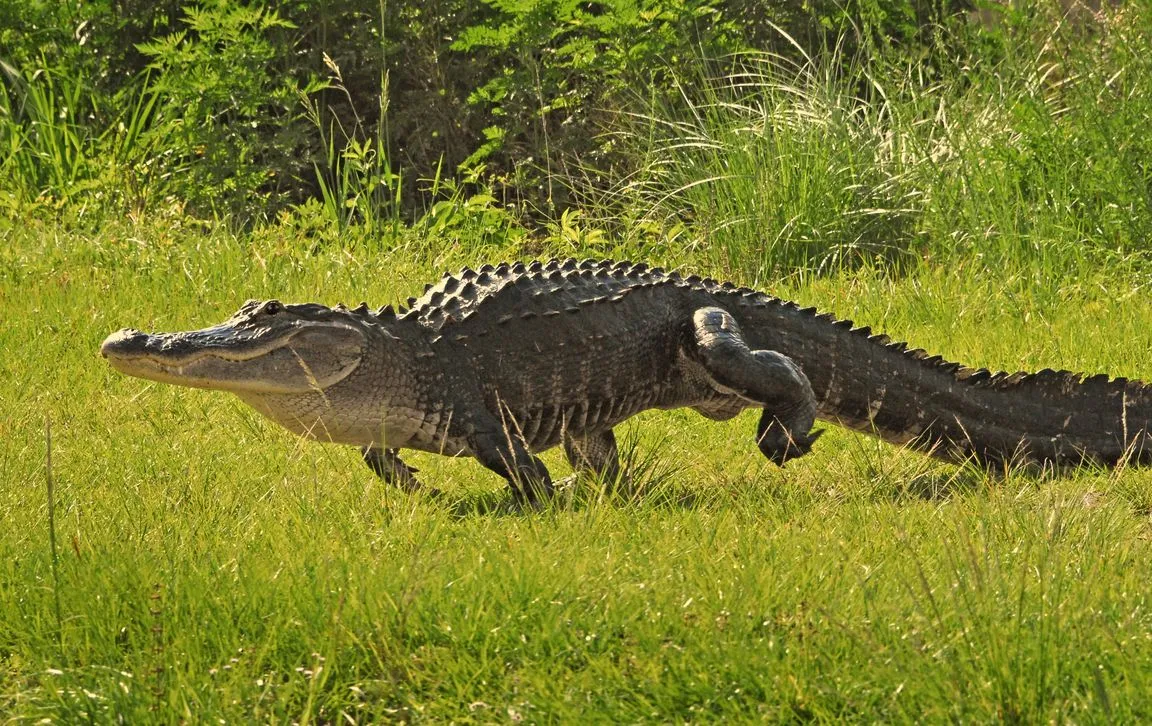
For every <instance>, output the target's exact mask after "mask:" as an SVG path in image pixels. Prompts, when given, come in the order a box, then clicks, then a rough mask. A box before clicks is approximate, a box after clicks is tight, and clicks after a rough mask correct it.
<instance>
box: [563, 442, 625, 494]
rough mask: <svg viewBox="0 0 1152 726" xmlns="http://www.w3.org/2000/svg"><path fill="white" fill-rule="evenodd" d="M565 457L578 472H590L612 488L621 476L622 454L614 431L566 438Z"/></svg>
mask: <svg viewBox="0 0 1152 726" xmlns="http://www.w3.org/2000/svg"><path fill="white" fill-rule="evenodd" d="M564 455H565V456H567V458H568V463H569V464H571V465H572V468H573V469H575V470H576V471H577V472H590V473H593V474H595V475H596V476H597V477H599V478H600V481H602V482H604V483H605V484H607V485H609V486H611V485H612V484H613V483H615V482H616V480H617V478H618V477H619V476H620V452H619V451H618V450H617V448H616V435H615V434H613V433H612V429H608V430H607V431H601V432H599V433H595V434H589V435H588V436H565V437H564Z"/></svg>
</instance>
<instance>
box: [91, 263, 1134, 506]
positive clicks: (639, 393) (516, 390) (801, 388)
mask: <svg viewBox="0 0 1152 726" xmlns="http://www.w3.org/2000/svg"><path fill="white" fill-rule="evenodd" d="M100 351H101V353H102V355H103V356H104V357H105V358H106V359H107V360H108V362H109V363H110V364H111V365H112V366H113V367H114V368H116V369H117V370H119V371H121V372H123V373H127V374H129V375H133V376H138V377H141V378H146V379H151V380H156V381H163V382H166V383H174V384H178V385H183V386H192V387H196V388H208V389H218V390H225V391H231V392H232V393H234V394H236V395H237V396H239V397H240V398H241V400H243V401H244V402H245V403H247V404H249V405H250V406H252V407H253V408H255V409H256V410H257V411H259V412H260V413H261V414H263V415H264V416H266V417H268V418H270V419H271V420H273V421H275V422H277V423H279V424H281V425H282V426H284V427H286V428H288V429H289V430H291V431H293V432H295V433H297V434H299V435H301V436H304V437H308V438H311V439H318V440H323V441H331V442H337V443H342V444H351V445H354V446H357V447H360V449H361V452H362V454H363V458H364V460H365V462H366V463H367V464H368V465H369V466H370V467H371V468H372V470H373V471H375V472H376V474H377V475H379V476H380V477H381V478H382V479H384V480H385V481H388V482H390V483H393V484H396V485H398V486H400V487H402V488H404V489H409V490H415V489H417V488H419V487H420V482H419V481H418V479H417V478H416V476H415V471H416V470H415V469H413V468H411V467H409V466H407V465H406V464H405V463H404V462H403V461H402V460H401V459H400V458H399V456H398V452H399V450H401V449H416V450H420V451H425V452H433V453H439V454H444V455H448V456H459V455H467V456H471V457H474V458H475V459H477V460H478V461H479V462H480V463H481V464H482V465H483V466H485V467H487V468H488V469H490V470H492V471H494V472H496V473H498V474H499V475H500V476H502V477H504V478H505V479H506V480H507V481H508V483H509V486H510V487H511V489H512V492H513V494H514V495H515V496H516V497H518V498H520V499H522V500H527V501H529V502H532V503H536V502H539V501H541V500H542V499H543V498H546V497H547V496H548V495H549V494H550V493H551V492H552V490H553V483H552V479H551V477H550V476H549V472H548V470H547V468H546V467H545V465H544V464H543V463H542V462H541V461H540V459H539V458H538V457H537V456H536V454H537V453H539V452H541V451H543V450H546V449H549V448H552V447H554V446H557V445H563V447H564V452H565V454H566V457H567V459H568V461H569V463H570V464H571V465H572V466H573V468H574V470H576V471H577V472H591V473H594V474H596V475H599V476H602V477H604V478H605V480H610V479H614V478H615V477H617V476H618V475H619V473H620V471H619V466H620V465H619V457H618V451H617V444H616V439H615V437H614V435H613V427H615V426H616V425H617V424H619V423H620V422H622V421H624V420H625V419H627V418H629V417H631V416H633V415H635V414H637V413H639V412H641V411H644V410H647V409H672V408H679V407H690V408H692V409H694V410H695V411H697V412H699V413H700V414H702V415H703V416H705V417H707V418H709V419H714V420H718V421H722V420H726V419H730V418H732V417H734V416H736V415H737V414H738V413H740V412H741V411H742V410H744V409H745V408H749V407H756V408H759V409H761V411H762V413H761V415H760V418H759V423H758V425H757V429H756V443H757V446H758V448H759V449H760V451H761V452H762V453H763V454H764V455H765V456H767V457H768V458H769V459H771V460H772V461H774V462H776V463H778V464H783V463H785V462H786V461H789V460H790V459H794V458H796V457H799V456H802V455H803V454H805V453H806V452H808V451H809V450H810V448H811V447H812V444H813V442H814V441H815V440H816V439H817V437H818V436H819V435H820V433H821V430H820V429H814V428H813V426H814V423H815V421H816V419H818V418H819V419H823V420H826V421H829V422H832V423H835V424H839V425H841V426H845V427H848V428H850V429H854V430H857V431H862V432H867V433H870V434H873V435H878V436H879V437H881V438H882V439H883V440H885V441H888V442H892V443H894V444H899V445H904V446H908V447H911V448H913V449H917V450H920V451H923V452H926V453H927V454H929V455H932V456H935V457H937V458H940V459H944V460H947V461H952V462H966V461H974V462H978V463H980V464H983V465H985V466H990V467H995V466H1002V465H1005V464H1006V463H1011V462H1033V463H1041V464H1044V465H1053V466H1058V467H1062V466H1079V465H1082V464H1085V463H1095V464H1097V465H1102V466H1115V465H1118V464H1120V463H1121V462H1133V463H1147V462H1149V460H1150V459H1152V445H1149V444H1150V443H1152V442H1150V438H1149V437H1150V434H1149V432H1150V431H1152V387H1149V386H1147V385H1145V384H1143V383H1141V382H1139V381H1135V380H1126V379H1124V378H1109V377H1108V376H1107V375H1093V376H1085V375H1081V374H1076V373H1071V372H1068V371H1056V370H1051V369H1045V370H1042V371H1039V372H1035V373H1011V374H1008V373H1003V372H999V373H992V372H991V371H989V370H987V369H984V368H969V367H966V366H962V365H960V364H958V363H952V362H948V361H945V360H944V359H942V358H941V357H940V356H929V355H928V354H927V353H926V352H924V351H923V350H921V349H911V348H909V347H908V345H907V344H905V343H902V342H894V341H893V340H891V339H890V338H889V337H888V336H886V335H883V334H873V333H872V331H871V330H870V329H869V328H868V327H855V326H854V325H853V323H852V322H851V321H849V320H838V319H836V318H835V317H833V316H831V315H829V314H827V313H821V312H818V311H817V309H816V308H809V307H801V306H799V305H797V304H795V303H792V302H788V301H786V300H782V299H779V298H776V297H773V296H771V295H768V294H765V293H762V292H759V291H756V290H753V289H749V288H746V287H740V286H737V285H734V284H732V283H728V282H725V283H721V282H717V281H716V280H713V279H710V278H703V277H700V276H697V275H685V274H681V273H678V272H674V271H672V272H666V271H664V270H663V269H661V268H658V267H649V266H648V265H645V264H643V263H637V264H633V263H630V262H627V261H624V262H613V261H610V260H603V261H594V260H584V261H578V260H574V259H568V260H551V261H548V262H541V261H536V262H530V263H525V262H517V263H505V264H500V265H484V266H483V267H479V268H478V269H475V270H473V269H468V268H465V269H464V270H462V271H460V272H459V273H457V274H445V275H444V276H443V278H442V279H441V280H439V282H437V283H435V284H432V285H429V286H428V287H427V288H426V289H425V291H424V293H423V296H421V297H420V298H418V299H417V298H410V299H409V300H408V305H407V306H399V307H397V308H393V307H391V306H385V307H382V308H379V309H376V310H373V309H370V308H369V307H368V305H367V304H364V303H361V304H360V305H359V306H358V307H353V308H349V307H346V306H344V305H336V306H335V307H328V306H325V305H321V304H316V303H303V304H285V303H282V302H280V301H278V300H266V301H255V300H250V301H248V302H246V303H245V304H244V305H243V306H242V307H241V308H240V309H239V311H237V312H236V313H235V314H234V315H233V316H232V317H231V318H229V319H228V320H226V321H225V322H223V323H221V324H219V325H216V326H213V327H210V328H205V329H202V330H194V331H189V332H179V333H160V334H147V333H142V332H140V331H137V330H134V329H125V330H121V331H119V332H116V333H113V334H112V335H110V336H109V337H108V338H107V339H106V340H105V341H104V342H103V344H102V345H101V348H100Z"/></svg>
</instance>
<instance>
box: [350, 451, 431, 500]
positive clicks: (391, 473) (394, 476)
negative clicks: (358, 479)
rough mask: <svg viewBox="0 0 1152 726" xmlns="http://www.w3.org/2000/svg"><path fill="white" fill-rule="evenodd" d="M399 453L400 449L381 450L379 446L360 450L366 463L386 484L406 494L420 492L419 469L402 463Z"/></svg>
mask: <svg viewBox="0 0 1152 726" xmlns="http://www.w3.org/2000/svg"><path fill="white" fill-rule="evenodd" d="M397 451H398V449H381V448H379V447H377V446H365V447H363V448H362V449H360V453H361V455H362V456H363V457H364V463H365V464H367V465H368V468H370V469H371V470H372V471H374V472H376V476H378V477H380V478H381V479H383V480H384V481H385V483H388V484H392V485H394V486H398V487H400V488H401V489H403V490H404V491H406V492H414V491H417V490H419V489H420V481H419V480H418V479H417V478H416V477H415V474H416V472H417V471H419V469H414V468H412V467H410V466H408V465H407V464H405V463H404V462H403V461H401V460H400V457H398V456H396V452H397Z"/></svg>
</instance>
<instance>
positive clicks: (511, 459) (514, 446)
mask: <svg viewBox="0 0 1152 726" xmlns="http://www.w3.org/2000/svg"><path fill="white" fill-rule="evenodd" d="M496 431H500V430H499V429H498V428H497V429H496ZM470 444H471V448H472V455H473V456H475V457H476V459H477V460H478V461H479V462H480V463H481V464H483V465H484V466H485V467H486V468H488V469H490V470H492V471H494V472H496V473H497V474H499V475H500V476H502V477H504V478H505V479H506V480H507V481H508V486H509V488H511V489H512V496H513V498H514V499H516V501H518V502H520V503H523V504H527V505H529V506H531V507H534V508H537V507H540V506H542V505H543V503H544V502H546V501H548V500H549V499H550V498H551V497H552V493H553V491H554V489H555V488H554V487H553V486H552V477H551V476H549V474H548V467H546V466H545V465H544V462H542V461H540V459H538V458H536V457H535V456H533V455H532V454H531V453H529V451H528V449H527V448H526V447H525V446H524V442H523V441H521V440H520V438H519V437H518V436H514V435H511V434H505V433H504V432H502V431H501V432H499V433H495V432H485V431H482V430H478V431H477V432H476V433H474V434H473V436H472V437H471V440H470Z"/></svg>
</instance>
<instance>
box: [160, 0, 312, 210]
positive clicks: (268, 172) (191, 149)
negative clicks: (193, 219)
mask: <svg viewBox="0 0 1152 726" xmlns="http://www.w3.org/2000/svg"><path fill="white" fill-rule="evenodd" d="M184 12H185V15H184V18H183V24H184V26H185V27H184V29H182V30H180V31H178V32H175V33H172V34H170V35H168V36H165V37H163V38H159V39H157V40H154V41H151V42H148V43H142V44H140V45H139V46H138V47H139V49H140V51H141V52H143V53H144V54H145V55H147V56H148V57H150V58H151V59H152V60H151V63H150V64H149V68H150V69H151V70H153V71H154V75H152V76H151V81H150V83H149V90H150V92H151V93H153V94H155V96H156V97H157V99H158V103H157V106H156V110H155V116H154V118H153V119H152V123H151V127H150V130H149V133H152V134H158V135H159V136H160V137H162V138H163V139H164V141H165V143H166V144H168V145H169V148H168V149H167V152H166V153H167V159H166V165H167V167H168V169H167V172H166V173H167V174H168V175H169V179H170V188H172V189H173V190H174V191H176V192H177V193H179V194H180V195H181V197H182V198H184V199H185V200H187V202H188V203H189V204H190V205H191V206H192V208H193V209H194V210H197V209H198V210H201V211H213V212H216V213H229V214H233V215H246V214H251V213H252V210H251V209H250V207H251V203H252V201H253V199H254V198H256V196H257V194H258V193H260V192H267V191H269V190H270V189H275V188H276V185H277V184H282V183H288V184H290V183H292V181H293V180H292V176H294V174H295V171H296V168H295V166H296V165H295V164H294V163H293V157H292V154H293V153H295V152H298V150H299V149H298V148H297V144H298V143H299V142H300V141H301V139H300V137H299V134H298V133H293V124H294V122H295V120H296V119H297V118H298V117H299V116H300V108H299V94H298V92H297V87H296V85H295V83H294V82H293V81H292V79H290V78H284V77H279V78H278V77H276V76H275V75H274V74H273V73H271V72H270V66H271V65H272V63H273V61H275V60H277V59H278V57H279V55H280V54H281V53H284V52H285V51H286V49H285V48H284V47H283V45H282V44H281V45H277V44H274V43H273V41H272V37H271V36H272V33H273V32H274V31H276V30H278V29H284V28H291V27H292V24H291V23H289V22H288V21H286V20H284V19H283V18H281V17H280V16H279V15H278V14H277V13H276V12H275V11H271V10H266V9H262V8H258V7H255V6H251V7H250V6H247V5H244V4H237V3H233V2H229V1H228V0H214V1H213V2H204V3H202V4H201V5H199V6H189V7H187V8H185V11H184ZM285 177H287V178H285Z"/></svg>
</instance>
